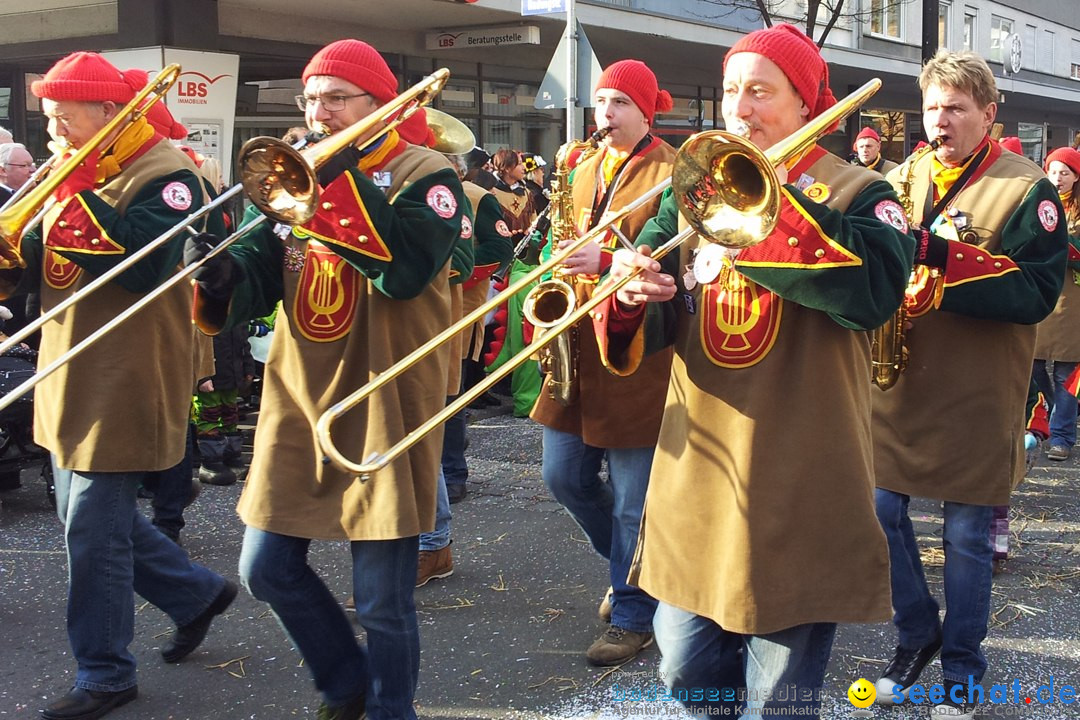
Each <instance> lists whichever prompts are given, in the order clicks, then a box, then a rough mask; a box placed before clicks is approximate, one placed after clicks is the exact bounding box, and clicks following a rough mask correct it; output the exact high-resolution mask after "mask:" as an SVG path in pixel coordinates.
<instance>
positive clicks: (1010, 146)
mask: <svg viewBox="0 0 1080 720" xmlns="http://www.w3.org/2000/svg"><path fill="white" fill-rule="evenodd" d="M998 144H999V145H1001V147H1003V148H1005V149H1006V150H1008V151H1009V152H1014V153H1016V154H1017V155H1023V154H1024V146H1023V144H1022V143H1021V142H1020V138H1018V137H1016V136H1015V135H1009V136H1008V137H1003V138H1001V140H999V141H998Z"/></svg>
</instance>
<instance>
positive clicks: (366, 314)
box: [185, 39, 471, 720]
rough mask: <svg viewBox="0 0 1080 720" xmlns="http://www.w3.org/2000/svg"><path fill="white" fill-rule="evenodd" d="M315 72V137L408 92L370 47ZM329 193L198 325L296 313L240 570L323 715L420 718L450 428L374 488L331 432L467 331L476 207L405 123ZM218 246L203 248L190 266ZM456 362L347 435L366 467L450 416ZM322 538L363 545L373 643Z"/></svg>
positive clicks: (368, 413) (420, 376) (360, 591)
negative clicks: (449, 331) (465, 295)
mask: <svg viewBox="0 0 1080 720" xmlns="http://www.w3.org/2000/svg"><path fill="white" fill-rule="evenodd" d="M302 77H303V82H304V93H303V95H301V96H299V97H298V99H297V101H298V103H299V104H301V105H303V106H304V108H305V119H306V122H307V126H308V128H310V129H311V130H313V131H320V132H323V133H325V134H333V133H339V132H343V131H346V129H348V128H349V127H350V126H352V125H354V124H355V123H357V122H359V121H360V120H361V119H363V118H366V117H368V116H369V115H371V114H372V113H375V112H377V111H378V108H379V106H380V105H382V104H384V103H386V102H388V101H390V100H392V99H393V98H395V96H396V94H397V78H396V77H395V76H394V73H393V72H392V71H391V70H390V68H389V67H388V66H387V64H386V61H385V60H383V58H382V56H381V55H380V54H379V53H378V51H377V50H375V48H373V47H371V46H370V45H368V44H367V43H364V42H361V41H359V40H352V39H348V40H339V41H336V42H333V43H331V44H329V45H327V46H326V47H324V48H323V49H321V50H319V52H317V53H316V54H315V56H314V57H313V58H312V59H311V61H310V62H309V63H308V65H307V67H306V68H305V69H304V72H303V76H302ZM372 135H374V130H373V131H372V132H371V133H369V134H367V135H365V136H364V137H358V138H357V143H359V142H362V141H365V140H367V139H369V138H370V137H371V136H372ZM319 184H320V185H321V186H322V192H321V195H320V200H319V204H318V210H317V212H316V214H315V216H314V217H313V218H312V219H311V220H310V221H308V222H307V223H305V224H304V225H303V226H302V227H295V228H289V227H283V226H278V227H275V228H270V227H267V226H265V225H264V226H263V227H262V228H260V229H259V230H257V231H255V232H253V233H251V234H249V235H247V236H246V237H244V238H242V239H240V240H239V241H238V242H237V243H236V244H235V245H234V246H232V247H230V248H229V251H228V252H227V253H222V254H221V255H219V256H216V257H215V258H212V259H211V260H210V261H209V262H208V263H207V264H206V265H204V266H203V267H202V268H200V269H199V270H198V271H197V273H196V275H195V277H196V279H197V280H198V288H197V291H196V311H197V315H196V318H197V321H198V322H199V323H200V326H201V327H203V328H205V329H207V330H208V331H211V332H213V331H214V330H218V329H220V328H222V327H223V326H225V325H226V323H235V322H246V321H247V320H248V319H249V318H254V317H260V316H263V315H267V314H269V313H270V312H271V311H272V310H273V309H274V307H275V305H276V304H277V303H278V302H279V301H280V302H281V309H280V311H279V312H278V315H277V326H276V328H275V330H276V332H275V333H274V343H273V345H272V347H271V349H270V357H269V359H268V362H267V365H266V373H265V376H264V381H263V382H264V389H263V400H262V405H261V412H260V418H259V425H258V431H257V433H256V436H255V449H254V454H253V457H252V462H251V468H250V470H249V472H248V476H247V484H246V486H245V488H244V492H243V494H242V495H241V497H240V503H239V507H238V511H239V513H240V517H241V519H242V520H243V521H244V523H245V524H246V525H247V526H248V527H247V530H246V533H245V536H244V544H243V549H242V551H241V556H240V574H241V578H242V579H243V581H244V584H245V586H246V587H247V588H248V590H249V591H250V592H251V594H252V595H253V596H255V597H256V598H257V599H260V600H263V601H265V602H267V603H269V604H270V608H271V610H272V611H273V612H274V614H275V615H276V616H277V618H278V620H279V621H280V622H281V624H282V626H283V627H284V629H285V631H286V633H287V634H288V635H289V637H290V639H291V640H292V642H293V643H294V644H295V646H296V647H297V649H298V650H299V651H300V653H301V655H303V657H304V660H305V662H306V664H307V666H308V667H309V668H310V670H311V673H312V676H313V678H314V680H315V686H316V688H317V689H318V690H319V692H320V693H321V695H322V704H321V706H320V708H319V711H318V716H319V718H329V719H333V720H355V719H356V718H360V717H363V716H364V713H365V708H366V711H367V714H368V716H370V717H371V718H375V719H378V720H383V719H385V718H415V717H416V713H415V710H414V709H413V696H414V694H415V691H416V684H417V679H418V676H419V670H420V637H419V631H418V627H417V620H416V608H415V605H414V603H413V585H414V582H415V580H416V572H417V552H418V549H417V537H418V535H419V534H420V533H421V532H424V531H430V530H431V529H432V527H433V525H434V518H435V498H436V482H437V480H438V467H439V451H440V448H441V447H442V433H441V432H433V433H431V434H430V435H428V436H427V437H426V438H425V439H424V440H423V441H421V442H420V443H419V444H417V445H416V446H415V447H414V448H413V449H412V451H410V452H409V453H408V454H407V455H404V456H402V457H401V458H399V459H398V460H397V461H395V462H394V463H393V464H392V465H391V466H390V467H388V468H387V469H386V470H384V471H382V472H380V473H379V474H378V476H377V477H375V478H373V479H371V480H370V481H367V482H360V481H358V480H357V478H356V477H355V476H353V475H351V474H349V473H346V472H345V471H343V470H340V469H338V468H337V467H335V466H334V465H332V464H329V463H326V464H324V463H323V462H322V461H321V460H322V458H321V452H320V451H319V449H318V447H317V444H316V437H315V429H314V428H315V423H316V421H317V420H318V418H319V416H320V415H321V413H322V412H323V411H324V410H326V409H327V408H328V407H329V406H330V405H331V404H333V403H334V402H336V401H338V400H340V399H342V398H343V397H345V395H347V394H348V393H349V392H351V391H352V390H355V389H356V388H357V387H359V386H361V385H363V384H364V383H366V382H367V381H368V380H369V378H370V377H371V376H372V375H373V374H376V373H379V372H381V371H382V370H384V369H386V368H387V367H389V366H390V365H391V364H392V363H394V362H395V361H396V360H398V359H400V358H401V357H403V356H404V355H406V354H407V353H408V352H410V351H411V350H413V349H415V348H416V347H417V346H419V345H420V344H421V343H423V342H424V341H426V340H428V339H429V338H431V337H433V336H434V335H436V334H437V333H438V332H439V331H440V330H442V329H443V328H445V327H447V326H448V325H449V323H450V320H451V299H450V292H449V288H448V282H449V275H450V267H449V263H448V261H449V259H450V257H451V254H452V252H453V251H454V249H455V245H456V244H457V243H458V241H459V238H460V234H461V218H462V212H463V209H464V202H465V199H464V195H463V194H462V190H461V183H460V182H459V181H458V178H457V175H456V173H455V172H454V170H453V169H452V168H451V167H450V164H449V163H448V162H447V160H446V158H445V157H444V156H443V155H441V154H439V153H436V152H434V151H432V150H429V149H427V148H423V147H419V146H415V145H410V144H409V143H407V142H405V141H404V140H402V139H401V138H400V136H399V134H398V132H397V131H396V130H392V129H391V130H390V131H389V132H387V133H386V134H385V135H382V136H381V137H378V138H377V139H375V140H374V141H373V142H371V143H370V144H369V145H368V146H367V147H365V148H364V149H363V150H359V149H357V147H356V145H350V146H349V147H347V148H346V149H345V150H343V151H342V152H341V153H339V154H338V156H337V157H335V158H333V159H331V160H330V161H329V162H327V163H326V165H325V166H324V167H323V168H322V169H321V170H320V171H319ZM252 214H253V213H252ZM252 214H249V218H250V217H251V215H252ZM213 242H214V239H213V238H203V239H197V238H196V239H192V240H189V241H188V245H187V247H186V248H185V260H186V261H188V262H193V261H195V259H196V258H198V257H202V256H204V255H205V254H206V252H208V251H209V247H208V246H210V245H212V244H213ZM469 260H470V265H471V257H470V258H469ZM449 360H450V358H449V350H448V349H445V350H442V351H441V352H438V353H434V354H432V355H431V356H429V357H428V358H426V359H425V360H423V361H421V362H419V363H418V364H417V365H416V366H415V367H413V368H412V369H411V370H410V372H409V373H407V374H405V375H403V376H402V378H400V379H399V380H398V381H397V382H396V383H395V384H393V385H391V386H389V387H388V388H387V389H386V390H384V391H383V392H382V393H381V394H378V395H376V396H375V397H374V398H372V399H371V400H370V401H369V402H368V403H367V404H366V405H364V406H363V407H362V408H359V409H358V410H356V411H354V412H352V413H349V414H347V415H345V416H344V417H343V418H342V419H341V420H340V421H339V422H338V423H337V430H336V433H335V434H336V436H337V437H339V438H349V439H350V440H349V447H350V449H351V450H352V451H354V452H357V453H358V454H359V455H360V456H362V457H366V456H367V455H368V454H370V451H371V450H373V449H376V448H379V449H385V448H386V447H389V446H390V445H392V444H393V443H394V442H396V441H397V440H399V439H400V438H402V437H404V435H405V433H406V432H408V431H410V430H412V429H413V428H415V427H417V426H418V425H419V424H420V423H421V422H422V421H423V420H424V419H427V418H428V417H431V415H433V414H434V413H436V412H438V411H439V410H440V409H441V408H442V407H443V404H444V403H445V401H446V383H447V377H448V367H449V366H448V363H449ZM317 539H323V540H339V539H348V540H349V541H350V548H351V552H352V558H353V576H352V577H353V595H354V598H355V603H356V613H357V619H358V621H359V622H360V624H361V625H362V626H363V627H364V629H365V630H366V632H367V647H366V648H364V647H362V646H361V645H360V644H359V643H358V642H357V640H356V638H355V636H354V633H353V630H352V627H351V626H350V623H349V621H348V619H347V618H346V616H345V613H344V611H343V610H342V607H341V605H339V604H338V602H337V601H336V600H335V598H334V596H333V594H332V593H331V592H330V590H329V589H328V588H327V587H326V585H325V584H324V583H323V581H322V580H321V579H320V578H319V577H318V575H316V573H315V572H314V570H313V569H312V568H311V567H310V566H309V565H308V563H307V551H308V547H309V546H310V544H311V541H312V540H317Z"/></svg>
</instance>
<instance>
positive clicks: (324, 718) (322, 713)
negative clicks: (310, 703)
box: [315, 695, 367, 720]
mask: <svg viewBox="0 0 1080 720" xmlns="http://www.w3.org/2000/svg"><path fill="white" fill-rule="evenodd" d="M366 705H367V702H366V698H365V697H364V696H363V695H361V696H360V697H358V698H356V699H354V700H350V701H349V702H347V703H345V704H344V705H334V706H330V705H327V704H326V703H319V711H318V712H317V713H316V714H315V720H364V718H366V717H367V713H366V712H364V707H365V706H366Z"/></svg>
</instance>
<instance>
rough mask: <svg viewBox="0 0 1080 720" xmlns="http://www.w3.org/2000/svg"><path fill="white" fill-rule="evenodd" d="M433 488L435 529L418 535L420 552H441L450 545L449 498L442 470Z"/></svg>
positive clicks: (440, 469)
mask: <svg viewBox="0 0 1080 720" xmlns="http://www.w3.org/2000/svg"><path fill="white" fill-rule="evenodd" d="M435 487H436V495H435V529H434V530H432V531H431V532H429V533H420V549H421V550H429V551H430V550H442V549H443V548H444V547H446V546H447V545H449V544H450V520H451V514H450V496H449V495H447V493H446V476H445V475H443V471H442V468H439V482H437V483H436V484H435Z"/></svg>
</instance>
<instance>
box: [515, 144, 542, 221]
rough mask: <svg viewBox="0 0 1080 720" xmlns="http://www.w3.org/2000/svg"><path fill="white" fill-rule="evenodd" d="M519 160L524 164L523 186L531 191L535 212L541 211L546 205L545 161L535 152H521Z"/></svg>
mask: <svg viewBox="0 0 1080 720" xmlns="http://www.w3.org/2000/svg"><path fill="white" fill-rule="evenodd" d="M521 162H522V164H523V165H525V186H526V187H527V188H529V192H530V193H532V200H533V207H534V208H536V212H537V213H542V212H544V208H546V207H547V206H548V195H547V183H545V182H544V168H545V167H547V162H546V161H545V160H544V158H543V157H542V156H540V155H537V154H536V153H522V154H521Z"/></svg>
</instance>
